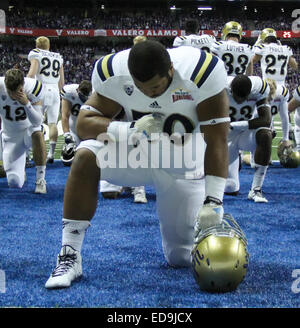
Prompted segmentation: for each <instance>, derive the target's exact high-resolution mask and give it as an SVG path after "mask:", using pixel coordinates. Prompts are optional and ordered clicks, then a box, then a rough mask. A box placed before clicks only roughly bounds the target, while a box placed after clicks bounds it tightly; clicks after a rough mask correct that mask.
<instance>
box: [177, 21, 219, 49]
mask: <svg viewBox="0 0 300 328" xmlns="http://www.w3.org/2000/svg"><path fill="white" fill-rule="evenodd" d="M215 41H216V38H215V37H214V36H213V35H209V34H203V35H199V24H198V21H197V20H195V19H189V20H187V21H186V23H185V36H177V37H176V38H175V39H174V41H173V47H174V48H176V47H180V46H191V47H195V48H199V49H202V50H205V51H207V52H211V48H212V45H213V43H214V42H215Z"/></svg>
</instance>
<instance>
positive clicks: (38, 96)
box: [0, 77, 44, 134]
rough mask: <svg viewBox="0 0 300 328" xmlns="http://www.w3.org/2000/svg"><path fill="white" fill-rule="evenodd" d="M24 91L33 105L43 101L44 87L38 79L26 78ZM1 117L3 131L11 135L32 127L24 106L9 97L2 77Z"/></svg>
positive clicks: (0, 86) (0, 78)
mask: <svg viewBox="0 0 300 328" xmlns="http://www.w3.org/2000/svg"><path fill="white" fill-rule="evenodd" d="M24 91H25V94H26V95H27V97H28V99H29V101H30V102H31V103H32V104H35V103H37V102H39V101H40V100H42V99H43V96H44V94H43V86H42V84H41V82H40V81H37V80H36V79H31V78H29V77H25V84H24ZM0 116H1V121H2V129H3V131H4V132H6V133H9V134H11V133H14V132H15V131H20V130H24V129H26V128H28V127H30V126H32V124H31V123H30V121H29V119H28V117H27V114H26V111H25V109H24V105H22V104H20V103H19V102H18V101H16V100H12V99H11V98H10V97H9V95H8V93H7V90H6V87H5V83H4V77H0Z"/></svg>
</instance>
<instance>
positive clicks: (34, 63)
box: [27, 59, 39, 78]
mask: <svg viewBox="0 0 300 328" xmlns="http://www.w3.org/2000/svg"><path fill="white" fill-rule="evenodd" d="M38 69H39V62H38V60H37V59H31V60H30V69H29V71H28V73H27V77H31V78H35V76H36V74H37V72H38Z"/></svg>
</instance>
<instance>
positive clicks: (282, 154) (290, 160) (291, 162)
mask: <svg viewBox="0 0 300 328" xmlns="http://www.w3.org/2000/svg"><path fill="white" fill-rule="evenodd" d="M277 155H278V158H279V162H280V164H281V165H282V166H283V167H286V168H296V167H298V166H299V164H300V153H299V152H298V151H297V150H295V149H294V145H293V143H292V142H291V141H289V144H288V146H284V144H283V142H282V141H280V142H279V144H278V146H277Z"/></svg>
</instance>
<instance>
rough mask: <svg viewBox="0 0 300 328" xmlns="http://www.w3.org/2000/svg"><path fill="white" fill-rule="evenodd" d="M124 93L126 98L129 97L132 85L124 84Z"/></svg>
mask: <svg viewBox="0 0 300 328" xmlns="http://www.w3.org/2000/svg"><path fill="white" fill-rule="evenodd" d="M123 88H124V91H125V92H126V94H128V96H131V95H132V93H133V85H132V84H125V85H124V86H123Z"/></svg>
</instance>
